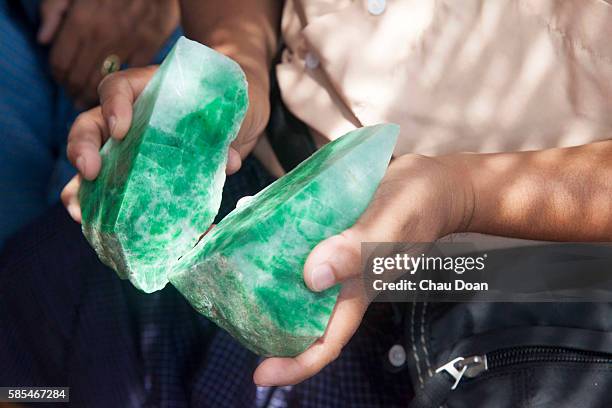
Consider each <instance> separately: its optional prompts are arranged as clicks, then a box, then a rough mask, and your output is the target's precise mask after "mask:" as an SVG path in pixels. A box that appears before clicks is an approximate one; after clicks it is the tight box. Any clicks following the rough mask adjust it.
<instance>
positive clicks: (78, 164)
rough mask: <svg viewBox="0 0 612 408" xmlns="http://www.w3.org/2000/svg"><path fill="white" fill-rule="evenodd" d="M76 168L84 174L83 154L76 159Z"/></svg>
mask: <svg viewBox="0 0 612 408" xmlns="http://www.w3.org/2000/svg"><path fill="white" fill-rule="evenodd" d="M76 168H77V170H78V171H79V173H81V174H83V175H84V174H85V158H84V157H83V156H79V157H77V159H76Z"/></svg>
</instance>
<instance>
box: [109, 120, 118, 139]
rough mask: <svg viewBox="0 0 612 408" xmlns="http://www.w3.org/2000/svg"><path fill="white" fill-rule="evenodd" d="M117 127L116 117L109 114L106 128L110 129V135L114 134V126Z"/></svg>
mask: <svg viewBox="0 0 612 408" xmlns="http://www.w3.org/2000/svg"><path fill="white" fill-rule="evenodd" d="M116 127H117V118H116V117H114V116H111V117H110V118H108V130H109V131H110V135H111V136H113V137H114V136H115V128H116Z"/></svg>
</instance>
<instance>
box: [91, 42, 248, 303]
mask: <svg viewBox="0 0 612 408" xmlns="http://www.w3.org/2000/svg"><path fill="white" fill-rule="evenodd" d="M247 103H248V101H247V85H246V80H245V77H244V74H243V72H242V70H241V69H240V67H239V66H238V64H236V63H235V62H233V61H232V60H230V59H229V58H227V57H225V56H222V55H221V54H219V53H217V52H215V51H213V50H211V49H209V48H207V47H205V46H203V45H201V44H199V43H196V42H193V41H190V40H187V39H186V38H181V39H180V40H179V41H178V42H177V44H176V45H175V47H174V49H173V50H172V51H171V53H170V54H169V55H168V57H167V58H166V60H165V61H164V63H163V64H162V65H161V67H160V69H159V70H158V71H157V73H156V74H155V76H154V77H153V79H152V80H151V82H150V83H149V84H148V86H147V87H146V89H145V90H144V92H143V93H142V95H141V96H140V97H139V98H138V100H137V101H136V104H135V106H134V118H133V124H132V127H131V129H130V131H129V133H128V134H127V136H126V138H125V140H124V141H123V142H116V141H114V140H110V141H109V142H107V143H106V144H105V145H104V147H103V148H102V150H101V155H102V170H101V172H100V174H99V176H98V178H97V179H96V180H95V181H94V182H84V183H83V185H82V187H81V191H80V202H81V209H82V215H83V232H84V234H85V236H86V237H87V239H88V241H89V242H90V243H91V245H92V246H93V247H94V249H95V250H96V252H97V253H98V255H99V257H100V259H101V260H102V261H103V262H104V263H106V264H107V265H109V266H110V267H112V268H113V269H115V270H116V271H117V273H118V274H119V275H120V276H121V277H123V278H128V279H130V281H131V282H132V283H133V284H134V285H135V286H136V287H137V288H139V289H141V290H143V291H145V292H152V291H155V290H158V289H161V288H163V287H164V286H165V285H166V283H167V282H168V280H167V276H166V275H167V272H168V270H169V269H170V265H171V264H172V263H174V262H175V261H176V260H177V259H178V258H179V257H180V256H181V255H182V254H183V253H185V252H186V251H187V250H189V249H190V248H192V247H193V245H195V243H196V242H197V240H198V237H199V236H200V234H201V233H202V232H203V231H206V229H207V228H208V227H209V225H210V224H211V223H212V221H213V219H214V217H215V215H216V213H217V211H218V209H219V205H220V201H221V191H222V188H223V184H224V182H225V166H226V160H227V151H228V147H229V144H230V142H231V141H232V140H233V139H234V138H235V136H236V133H237V132H238V129H239V127H240V123H241V122H242V119H243V117H244V114H245V112H246V109H247Z"/></svg>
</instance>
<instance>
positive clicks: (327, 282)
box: [310, 264, 336, 292]
mask: <svg viewBox="0 0 612 408" xmlns="http://www.w3.org/2000/svg"><path fill="white" fill-rule="evenodd" d="M310 277H311V280H312V286H313V289H314V290H316V291H317V292H320V291H323V290H325V289H329V288H331V287H332V286H334V284H335V283H336V277H335V275H334V271H333V269H332V268H331V266H329V265H328V264H322V265H319V266H317V267H315V268H314V269H313V270H312V272H311V273H310Z"/></svg>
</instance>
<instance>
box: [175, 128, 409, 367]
mask: <svg viewBox="0 0 612 408" xmlns="http://www.w3.org/2000/svg"><path fill="white" fill-rule="evenodd" d="M398 132H399V128H398V126H396V125H377V126H372V127H366V128H361V129H358V130H355V131H353V132H350V133H349V134H347V135H345V136H343V137H341V138H340V139H338V140H336V141H334V142H332V143H329V144H328V145H326V146H325V147H323V148H322V149H321V150H319V151H318V152H317V153H315V154H314V155H313V156H312V157H310V158H309V159H308V160H307V161H305V162H304V163H302V164H301V165H300V166H298V167H297V168H296V169H295V170H293V171H292V172H291V173H289V174H287V175H286V176H284V177H282V178H281V179H279V180H277V181H276V182H275V183H273V184H271V185H270V186H269V187H267V188H266V189H264V190H262V191H261V192H260V193H259V194H257V195H256V196H255V197H253V198H252V199H251V200H249V201H248V202H247V203H245V204H244V205H242V206H240V207H239V208H237V209H236V210H234V211H233V212H231V213H230V214H229V215H228V216H227V217H226V218H225V219H224V220H222V221H221V222H220V223H219V225H217V227H215V228H214V229H213V230H212V231H211V232H210V233H209V234H208V235H206V236H205V237H204V238H203V239H202V240H201V241H200V242H199V243H198V245H197V246H196V247H195V248H193V249H192V250H191V251H189V252H188V253H187V254H185V255H184V256H183V257H182V258H181V259H180V260H179V261H178V262H177V263H176V264H175V265H174V267H173V271H172V272H171V274H170V281H171V283H172V284H173V285H174V286H176V287H177V289H178V290H179V291H180V292H181V293H182V294H183V295H184V296H185V297H186V298H187V300H188V301H189V302H190V303H191V304H192V306H193V307H194V308H195V309H196V310H198V311H199V312H201V313H202V314H204V315H206V316H208V317H209V318H211V319H212V320H213V321H215V322H216V323H217V324H219V325H220V326H221V327H223V328H224V329H226V330H227V331H228V332H230V333H231V334H232V335H233V336H234V337H236V338H237V339H238V340H240V341H241V342H242V343H243V344H244V345H246V346H247V347H249V348H250V349H251V350H253V351H254V352H256V353H258V354H261V355H274V356H294V355H296V354H298V353H300V352H302V351H303V350H304V349H306V348H307V347H308V346H309V345H310V344H312V342H313V341H315V340H316V339H317V338H318V337H320V336H321V335H322V334H323V332H324V330H325V327H326V325H327V321H328V320H329V317H330V313H331V311H332V309H333V306H334V304H335V300H336V295H337V288H332V289H329V290H327V291H325V292H323V293H313V292H311V291H310V290H308V288H307V287H306V286H305V285H304V282H303V279H302V271H303V266H304V262H305V261H306V258H307V256H308V254H309V252H310V251H311V250H312V249H313V248H314V246H315V245H316V244H318V243H319V242H320V241H322V240H323V239H325V238H328V237H329V236H331V235H334V234H337V233H339V232H341V231H343V230H344V229H346V228H349V227H350V226H352V225H353V224H354V223H355V221H356V220H357V218H358V217H359V216H360V215H361V213H362V212H363V211H364V210H365V208H366V207H367V205H368V203H369V202H370V200H371V198H372V195H373V194H374V191H375V190H376V188H377V186H378V184H379V182H380V180H381V178H382V177H383V175H384V173H385V170H386V168H387V165H388V163H389V160H390V157H391V154H392V151H393V147H394V146H395V142H396V139H397V134H398Z"/></svg>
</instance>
